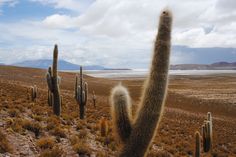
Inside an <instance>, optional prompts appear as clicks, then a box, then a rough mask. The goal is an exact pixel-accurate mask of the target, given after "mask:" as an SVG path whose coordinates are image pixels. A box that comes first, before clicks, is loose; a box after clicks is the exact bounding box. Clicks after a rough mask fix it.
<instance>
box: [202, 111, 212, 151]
mask: <svg viewBox="0 0 236 157" xmlns="http://www.w3.org/2000/svg"><path fill="white" fill-rule="evenodd" d="M202 138H203V150H204V152H209V151H210V150H211V149H212V116H211V113H210V112H208V113H207V121H205V122H204V125H203V127H202Z"/></svg>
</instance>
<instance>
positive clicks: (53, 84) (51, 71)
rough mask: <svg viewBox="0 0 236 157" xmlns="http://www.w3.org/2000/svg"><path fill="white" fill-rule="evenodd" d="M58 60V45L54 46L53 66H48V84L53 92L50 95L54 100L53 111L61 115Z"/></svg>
mask: <svg viewBox="0 0 236 157" xmlns="http://www.w3.org/2000/svg"><path fill="white" fill-rule="evenodd" d="M57 61H58V48H57V45H55V47H54V52H53V65H52V68H51V67H49V68H48V72H47V76H46V77H47V84H48V89H49V91H50V92H51V93H50V96H52V100H51V101H50V102H51V103H52V102H53V103H52V106H53V112H54V114H55V115H57V116H60V114H61V96H60V89H59V83H58V80H59V77H58V73H57Z"/></svg>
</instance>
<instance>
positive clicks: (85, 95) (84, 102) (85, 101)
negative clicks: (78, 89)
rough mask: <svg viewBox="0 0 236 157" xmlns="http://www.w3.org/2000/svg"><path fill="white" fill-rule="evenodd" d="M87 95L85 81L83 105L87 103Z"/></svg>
mask: <svg viewBox="0 0 236 157" xmlns="http://www.w3.org/2000/svg"><path fill="white" fill-rule="evenodd" d="M87 97H88V84H87V82H85V83H84V100H83V104H84V105H86V104H87Z"/></svg>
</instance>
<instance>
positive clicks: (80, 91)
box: [75, 66, 88, 119]
mask: <svg viewBox="0 0 236 157" xmlns="http://www.w3.org/2000/svg"><path fill="white" fill-rule="evenodd" d="M78 82H79V85H78ZM87 96H88V84H87V82H85V81H84V80H83V69H82V66H80V80H79V81H78V75H76V80H75V99H76V101H77V103H78V104H79V108H80V119H84V112H85V105H86V103H87Z"/></svg>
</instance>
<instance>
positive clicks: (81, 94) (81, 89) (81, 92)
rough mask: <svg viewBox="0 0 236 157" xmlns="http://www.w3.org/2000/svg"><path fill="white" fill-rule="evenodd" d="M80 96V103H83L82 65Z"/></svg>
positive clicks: (81, 70)
mask: <svg viewBox="0 0 236 157" xmlns="http://www.w3.org/2000/svg"><path fill="white" fill-rule="evenodd" d="M79 94H80V96H81V99H80V101H79V103H80V105H82V103H83V99H82V96H83V69H82V66H80V93H79Z"/></svg>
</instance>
